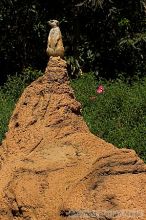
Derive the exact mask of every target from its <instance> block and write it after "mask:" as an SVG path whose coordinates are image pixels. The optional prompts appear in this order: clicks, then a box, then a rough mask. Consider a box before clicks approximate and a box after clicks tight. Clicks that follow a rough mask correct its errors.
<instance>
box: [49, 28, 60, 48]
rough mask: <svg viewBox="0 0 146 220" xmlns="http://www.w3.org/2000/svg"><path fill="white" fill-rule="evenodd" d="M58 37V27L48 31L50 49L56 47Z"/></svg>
mask: <svg viewBox="0 0 146 220" xmlns="http://www.w3.org/2000/svg"><path fill="white" fill-rule="evenodd" d="M59 37H60V30H59V28H53V29H52V30H51V31H50V42H49V46H50V47H51V48H52V49H54V50H55V49H56V48H57V43H58V40H59Z"/></svg>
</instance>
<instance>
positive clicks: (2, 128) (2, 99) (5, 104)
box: [0, 88, 15, 142]
mask: <svg viewBox="0 0 146 220" xmlns="http://www.w3.org/2000/svg"><path fill="white" fill-rule="evenodd" d="M14 105H15V101H14V99H13V97H11V96H6V94H5V93H4V91H3V89H1V88H0V142H1V141H2V139H3V138H4V134H5V133H6V131H7V129H8V128H7V126H8V121H9V118H10V116H11V114H12V110H13V108H14Z"/></svg>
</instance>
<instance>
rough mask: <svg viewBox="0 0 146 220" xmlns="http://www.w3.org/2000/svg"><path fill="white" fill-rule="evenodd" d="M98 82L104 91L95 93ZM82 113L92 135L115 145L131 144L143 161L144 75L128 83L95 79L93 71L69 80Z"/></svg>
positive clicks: (145, 133)
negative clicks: (140, 78) (80, 105)
mask: <svg viewBox="0 0 146 220" xmlns="http://www.w3.org/2000/svg"><path fill="white" fill-rule="evenodd" d="M99 84H102V85H103V86H104V88H105V92H104V93H102V94H97V93H96V89H97V86H98V85H99ZM72 86H73V88H74V90H75V94H76V97H77V99H78V100H79V101H80V102H81V103H82V108H83V110H82V114H83V117H84V119H85V121H86V123H87V125H88V127H89V129H90V130H91V132H93V133H94V134H95V135H97V136H99V137H101V138H103V139H105V140H106V141H108V142H110V143H113V144H114V145H116V146H118V147H127V148H133V149H134V150H135V151H136V152H137V153H138V154H139V155H140V156H141V158H143V159H145V161H146V144H145V143H146V78H144V79H143V80H141V81H139V82H138V81H137V82H135V83H133V84H132V85H129V84H127V83H125V82H123V81H122V80H116V81H109V82H108V81H104V80H99V81H97V80H96V78H95V76H94V75H93V74H88V75H83V76H82V77H80V79H78V80H72Z"/></svg>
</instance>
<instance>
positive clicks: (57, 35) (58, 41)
mask: <svg viewBox="0 0 146 220" xmlns="http://www.w3.org/2000/svg"><path fill="white" fill-rule="evenodd" d="M48 24H49V25H50V26H51V30H50V33H49V36H48V43H47V50H46V52H47V54H48V56H53V57H58V56H60V57H61V58H63V57H64V47H63V41H62V34H61V31H60V28H59V21H57V20H50V21H48Z"/></svg>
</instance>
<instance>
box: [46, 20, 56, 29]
mask: <svg viewBox="0 0 146 220" xmlns="http://www.w3.org/2000/svg"><path fill="white" fill-rule="evenodd" d="M48 24H49V25H50V26H51V27H52V28H53V27H58V26H59V21H57V20H50V21H48Z"/></svg>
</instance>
